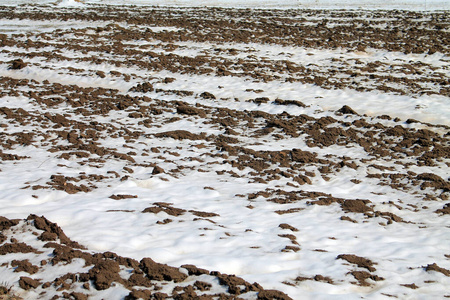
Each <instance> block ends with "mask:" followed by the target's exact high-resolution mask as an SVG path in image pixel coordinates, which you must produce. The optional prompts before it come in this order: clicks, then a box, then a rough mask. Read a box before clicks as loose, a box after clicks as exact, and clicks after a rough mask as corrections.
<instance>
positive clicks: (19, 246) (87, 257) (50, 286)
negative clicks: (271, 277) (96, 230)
mask: <svg viewBox="0 0 450 300" xmlns="http://www.w3.org/2000/svg"><path fill="white" fill-rule="evenodd" d="M0 220H1V223H2V224H3V225H2V226H3V228H8V229H15V227H17V226H20V225H18V224H19V222H18V220H9V219H7V218H4V217H0ZM24 222H26V224H27V226H28V227H23V226H22V227H21V228H20V232H21V234H28V235H29V236H34V235H33V233H34V232H35V230H37V231H43V233H42V234H41V236H39V237H38V238H37V237H36V236H34V238H35V239H36V240H35V242H33V243H34V245H35V247H37V248H38V249H35V248H33V247H31V246H29V245H27V244H26V243H22V242H18V243H14V244H8V243H7V244H4V245H2V246H1V251H0V255H7V254H10V253H17V252H20V253H24V254H27V253H31V254H30V255H31V256H29V257H30V258H31V257H33V258H34V260H36V259H37V258H41V259H42V260H41V264H40V265H33V264H31V263H30V261H29V260H28V259H24V260H20V261H19V260H13V261H12V262H11V264H6V265H2V266H0V268H2V269H3V270H4V271H5V272H8V270H9V271H11V272H26V273H29V274H30V275H33V277H28V276H21V277H20V279H19V280H18V281H17V284H16V285H17V286H16V287H15V288H16V290H17V289H23V290H25V291H28V290H34V289H37V288H38V287H41V288H42V292H41V294H40V295H41V296H42V297H45V296H46V295H51V294H56V295H57V296H58V297H63V298H67V297H69V298H70V297H72V298H74V299H88V297H91V296H92V295H94V294H95V291H103V290H107V289H114V287H115V286H116V284H120V285H122V286H124V287H125V288H127V289H128V290H130V292H129V294H128V296H126V297H125V298H126V299H140V298H142V297H144V299H165V298H167V297H173V298H175V299H197V298H201V299H213V298H214V297H218V298H220V299H231V298H236V297H238V296H239V295H245V294H246V293H251V292H256V295H257V297H258V299H283V300H284V299H286V300H287V299H291V298H290V297H288V296H287V295H286V294H284V293H283V292H281V291H276V290H265V289H264V288H263V287H262V286H260V285H259V284H258V283H253V284H251V283H248V282H247V281H245V280H243V279H242V278H239V277H237V276H234V275H227V274H222V273H220V272H217V271H212V272H210V271H208V270H205V269H201V268H197V267H196V266H194V265H183V266H181V267H179V268H178V267H172V266H168V265H166V264H161V263H157V262H155V261H153V260H152V259H151V258H143V259H142V260H141V261H137V260H134V259H130V258H126V257H122V256H119V255H117V254H115V253H112V252H104V253H94V252H92V251H87V250H86V249H85V248H83V247H81V246H79V244H78V243H76V242H73V241H70V239H69V238H67V236H66V235H65V234H64V232H63V231H62V230H61V229H60V227H59V226H58V225H57V224H55V223H52V222H50V221H48V220H47V219H46V218H45V217H37V216H35V215H30V216H29V217H28V218H27V219H26V220H24ZM14 232H16V231H14V230H8V231H7V232H6V231H5V234H6V235H7V237H8V238H9V239H14V236H15V233H14ZM45 233H50V234H55V238H54V239H52V241H50V242H46V241H45V239H42V238H41V237H42V236H43V235H44V234H45ZM56 237H58V239H56ZM39 240H41V242H38V243H36V241H39ZM12 245H16V246H12ZM48 249H53V250H52V252H51V253H50V254H48ZM74 259H82V260H84V265H85V268H86V267H88V268H89V269H88V271H86V269H85V268H83V270H81V268H79V271H77V269H76V268H71V273H67V274H64V275H59V276H56V275H55V278H54V279H53V280H50V281H46V282H43V280H42V279H39V278H40V276H41V274H42V272H44V271H45V272H46V274H49V272H52V271H51V270H52V268H57V266H58V265H59V264H65V265H70V264H72V262H73V261H74ZM121 270H130V272H131V275H130V276H127V278H124V277H122V275H121V273H120V272H121ZM186 272H187V273H188V274H189V282H191V281H192V280H193V279H195V278H196V277H199V276H203V277H202V278H203V279H204V278H205V276H207V277H210V278H211V279H213V278H215V279H216V280H217V284H218V285H221V286H224V287H226V288H227V292H225V293H220V294H214V295H208V294H205V293H208V291H210V290H211V289H212V288H213V284H212V283H208V282H204V281H203V280H200V279H199V280H194V281H195V282H194V283H193V284H192V285H187V286H186V285H184V282H185V281H186V280H187V279H188V275H186ZM55 274H56V273H55ZM46 278H48V276H46ZM208 280H209V279H208ZM210 282H211V281H210ZM168 283H173V284H174V285H173V288H172V292H171V296H169V295H168V294H166V293H161V292H159V290H160V289H161V288H162V285H167V284H168ZM177 284H180V285H177ZM91 285H92V288H91ZM214 285H215V284H214ZM75 286H82V287H83V289H84V292H83V293H78V292H71V290H72V289H74V287H75ZM143 287H146V288H149V289H142V288H143ZM10 289H11V287H9V288H7V287H1V288H0V292H1V294H0V296H2V297H3V296H5V295H7V296H8V297H9V298H5V299H22V298H19V297H16V298H14V296H13V295H12V294H10V293H9V291H10ZM11 297H13V298H11ZM211 297H213V298H211Z"/></svg>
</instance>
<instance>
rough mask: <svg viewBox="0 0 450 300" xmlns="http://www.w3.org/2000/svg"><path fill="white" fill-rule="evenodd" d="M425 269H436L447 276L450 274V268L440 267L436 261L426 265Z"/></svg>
mask: <svg viewBox="0 0 450 300" xmlns="http://www.w3.org/2000/svg"><path fill="white" fill-rule="evenodd" d="M425 271H427V272H429V271H435V272H439V273H442V274H444V275H445V276H450V270H447V269H445V268H441V267H439V266H438V265H437V264H436V263H433V264H431V265H427V266H426V267H425Z"/></svg>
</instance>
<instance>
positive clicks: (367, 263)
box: [336, 254, 376, 272]
mask: <svg viewBox="0 0 450 300" xmlns="http://www.w3.org/2000/svg"><path fill="white" fill-rule="evenodd" d="M336 259H343V260H346V261H348V262H349V263H351V264H355V265H357V266H358V267H360V268H365V269H367V270H369V271H370V272H373V271H375V270H376V269H375V268H374V267H373V265H374V264H375V263H374V262H372V261H371V260H370V259H367V258H364V257H360V256H356V255H354V254H340V255H338V257H337V258H336Z"/></svg>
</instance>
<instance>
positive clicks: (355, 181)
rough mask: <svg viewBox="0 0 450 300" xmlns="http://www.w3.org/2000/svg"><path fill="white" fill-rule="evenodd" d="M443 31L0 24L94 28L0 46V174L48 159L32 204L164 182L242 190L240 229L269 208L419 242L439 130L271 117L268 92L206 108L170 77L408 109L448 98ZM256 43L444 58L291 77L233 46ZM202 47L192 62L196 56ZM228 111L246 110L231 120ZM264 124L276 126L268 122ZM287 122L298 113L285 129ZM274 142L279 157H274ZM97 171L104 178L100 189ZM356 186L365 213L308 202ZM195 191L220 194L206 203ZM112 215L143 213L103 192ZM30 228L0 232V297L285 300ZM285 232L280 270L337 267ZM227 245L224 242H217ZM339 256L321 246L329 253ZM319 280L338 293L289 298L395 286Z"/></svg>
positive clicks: (443, 22) (390, 26)
mask: <svg viewBox="0 0 450 300" xmlns="http://www.w3.org/2000/svg"><path fill="white" fill-rule="evenodd" d="M449 18H450V14H446V13H443V12H435V13H428V14H422V13H419V12H402V13H401V14H399V12H398V11H387V12H386V11H385V12H377V11H362V12H360V11H333V12H329V11H322V10H311V11H310V10H267V11H265V10H254V11H252V10H247V9H220V8H195V9H189V8H187V9H177V8H158V7H154V8H148V7H147V8H136V7H127V9H111V8H99V7H96V6H88V7H87V8H85V9H84V10H83V11H82V12H81V11H76V10H72V9H54V8H53V7H52V8H51V9H49V8H48V7H39V6H36V9H35V10H30V9H28V8H27V7H26V6H18V7H2V6H0V19H2V20H9V21H11V20H32V21H36V22H37V21H39V22H50V21H52V20H59V21H61V22H62V21H64V22H69V21H70V22H72V23H77V22H82V21H83V22H84V21H88V22H92V27H83V26H81V28H79V27H77V26H74V28H70V29H69V28H63V29H55V30H45V31H24V32H23V33H13V34H3V33H1V34H0V47H1V48H0V54H1V55H3V56H2V57H4V59H3V61H0V64H2V66H3V68H4V69H5V72H9V73H8V74H9V75H8V76H2V77H1V78H0V85H1V89H0V99H6V100H5V101H3V100H2V102H1V104H0V120H1V124H0V161H1V163H2V164H1V165H0V172H3V171H2V170H3V169H6V168H9V169H8V170H12V169H14V166H25V167H24V168H26V166H28V165H27V164H28V163H29V162H30V161H32V160H33V159H36V158H37V157H38V156H39V157H44V156H45V159H47V160H45V161H43V159H41V160H40V161H42V163H41V165H43V167H42V168H41V166H39V168H40V169H46V163H48V164H54V168H48V170H49V171H45V170H44V171H42V172H44V173H40V174H45V176H44V175H42V176H41V175H39V176H40V177H36V178H34V179H35V180H31V179H30V180H23V182H20V190H21V191H23V193H28V194H29V195H30V197H32V198H33V199H41V198H43V197H42V196H41V195H43V193H45V192H55V191H58V192H60V193H65V194H64V195H67V197H70V196H79V195H84V196H86V197H89V195H90V193H92V192H95V191H96V190H99V189H102V188H105V187H112V186H116V185H118V184H120V183H123V182H135V181H139V180H140V179H141V178H140V177H139V176H137V175H136V174H137V173H139V172H141V170H143V169H145V170H148V171H147V173H146V175H147V176H150V177H151V178H157V179H159V180H161V181H165V182H170V181H171V180H175V179H179V178H183V177H189V178H194V179H195V176H196V174H207V175H208V176H210V177H211V178H216V177H217V181H218V182H229V181H232V180H236V181H239V182H244V184H245V188H243V189H242V191H241V192H240V193H239V194H236V195H235V196H234V197H235V198H234V199H239V200H241V199H245V200H248V201H246V206H245V209H246V210H249V211H251V210H254V209H256V207H257V205H258V204H260V203H261V202H263V203H264V204H267V205H268V206H270V207H271V209H272V208H273V211H271V213H273V215H274V216H276V217H279V216H282V217H283V218H284V217H286V219H288V218H289V217H291V216H295V217H296V218H302V214H303V212H304V211H306V210H311V209H316V210H317V211H326V212H327V213H328V214H327V215H326V216H325V217H324V218H330V219H333V218H334V217H335V218H334V219H333V220H335V219H336V220H337V221H339V222H341V221H342V222H341V223H343V224H346V225H352V226H355V228H357V227H359V226H360V227H364V226H365V225H366V224H367V223H369V224H375V225H374V226H376V228H381V229H386V230H393V229H391V228H397V227H396V226H397V225H399V224H401V225H406V224H408V225H411V226H415V227H414V228H426V227H427V226H426V225H423V223H421V221H414V222H413V221H411V220H415V214H418V213H421V212H429V214H430V215H431V216H432V217H433V218H436V219H437V220H442V218H448V215H449V214H450V203H449V194H450V182H449V174H448V171H445V170H448V168H449V167H450V133H449V129H450V128H449V126H447V125H442V124H441V125H440V124H431V123H426V122H419V121H417V120H414V119H407V120H400V119H399V118H397V117H395V112H393V115H392V116H390V115H379V116H368V115H364V114H360V113H358V112H357V111H355V110H354V109H352V108H351V107H350V106H347V105H343V106H342V107H341V108H340V109H338V110H335V111H332V110H325V111H316V110H315V109H314V108H313V107H312V106H311V105H309V104H307V103H306V104H305V103H303V102H302V101H300V100H296V99H279V98H277V99H272V98H270V97H266V96H265V91H264V90H255V89H251V88H248V89H247V90H245V93H247V94H248V97H246V99H237V98H234V99H233V98H231V97H230V98H221V97H219V96H217V94H216V95H215V93H213V92H212V91H207V90H200V91H199V90H198V89H197V90H194V88H192V90H191V89H190V88H191V87H190V86H187V87H186V86H183V87H180V86H178V85H177V82H178V81H179V80H180V79H179V78H178V77H177V78H173V77H168V76H166V75H167V74H169V75H170V74H177V75H180V76H190V75H210V76H216V77H220V78H224V79H225V78H229V77H233V78H249V79H251V80H252V82H256V83H267V84H270V83H271V82H275V81H281V82H285V83H298V84H311V85H315V86H317V87H320V88H323V89H329V90H331V89H350V90H355V91H358V92H370V91H377V92H379V93H381V94H383V95H395V96H399V95H404V96H409V97H412V98H414V97H419V96H423V95H428V96H430V97H441V96H444V97H448V96H449V95H450V79H449V77H448V75H446V74H448V63H449V60H448V55H449V54H450V35H449V33H448V32H449V24H450V19H449ZM150 28H163V29H161V30H157V29H154V30H152V29H150ZM173 28H175V29H176V30H173ZM148 41H151V42H148ZM251 43H258V44H261V45H272V46H274V45H275V46H286V47H289V46H297V47H304V48H306V49H319V50H320V49H322V50H337V49H346V50H347V51H351V52H360V53H366V52H365V51H366V49H368V48H370V49H385V50H388V51H395V52H401V53H405V54H411V55H416V54H417V55H419V54H420V55H422V54H426V55H433V54H439V53H440V54H443V55H444V58H442V59H441V65H440V66H439V67H436V66H433V65H432V64H431V63H427V62H426V61H425V62H422V61H420V60H412V59H411V60H409V59H404V60H401V59H399V60H396V61H395V63H385V62H384V61H383V60H382V59H380V60H376V61H372V62H367V61H361V60H358V59H345V58H344V57H341V58H332V59H329V60H327V61H326V63H320V64H312V63H311V64H307V65H303V64H300V63H297V62H295V61H290V60H289V58H288V57H287V58H286V54H285V53H278V54H277V55H279V56H280V58H279V59H269V58H264V56H262V55H260V54H261V53H256V52H257V51H256V50H255V49H252V47H250V46H248V47H247V46H242V45H243V44H251ZM200 44H201V46H202V47H203V48H202V49H201V50H198V48H200V46H198V45H200ZM192 45H194V46H192ZM196 45H197V46H196ZM205 45H208V46H205ZM190 47H191V48H190ZM196 47H197V48H196ZM190 50H192V51H193V52H195V53H194V54H192V53H191V52H189V51H190ZM70 53H77V55H72V54H70ZM307 55H309V54H307ZM313 55H314V54H313V53H311V54H310V55H309V56H313ZM105 66H106V67H105ZM36 70H38V71H36ZM118 70H120V71H118ZM125 70H127V71H125ZM138 71H139V72H138ZM166 71H167V74H166V73H164V72H166ZM39 72H40V73H39ZM45 72H49V73H50V72H53V73H57V74H60V75H61V76H62V77H63V78H66V79H67V78H81V77H87V78H89V79H90V80H92V81H93V82H94V83H95V84H94V83H93V84H92V86H90V85H89V84H88V83H80V84H72V82H71V83H70V84H67V83H66V81H64V80H61V81H60V82H56V81H53V80H47V79H45V78H46V77H45ZM142 72H147V73H145V74H165V75H164V76H162V75H161V76H159V75H158V76H159V77H158V76H156V75H155V76H147V75H142V74H143V73H142ZM158 72H159V73H158ZM446 72H447V73H446ZM53 73H52V74H53ZM30 74H31V75H30ZM33 74H34V75H33ZM36 74H38V75H36ZM43 74H44V75H43ZM33 76H34V77H33ZM77 76H79V77H77ZM171 76H172V75H171ZM174 76H175V75H174ZM103 79H105V80H109V81H111V82H116V81H120V82H121V83H122V84H123V87H124V88H122V89H120V88H114V87H111V86H109V85H108V84H109V81H108V83H105V82H106V81H101V80H103ZM67 80H69V79H67ZM222 88H223V87H220V86H219V87H218V89H219V90H220V89H222ZM23 99H26V105H22V104H23V103H24V102H23V101H24V100H23ZM15 101H17V102H15ZM20 101H22V102H20ZM239 101H240V102H241V103H242V105H243V106H244V105H247V106H245V107H253V108H252V109H233V108H229V106H230V105H227V103H235V102H239ZM230 107H231V106H230ZM274 107H275V108H280V107H281V108H283V111H282V112H279V113H278V112H276V113H271V111H272V110H271V108H274ZM293 109H304V110H305V111H307V112H309V113H302V114H290V113H289V112H290V111H292V110H293ZM417 109H418V110H420V109H421V107H420V105H419V107H417ZM186 124H189V126H187V125H186ZM174 128H178V129H174ZM274 141H276V143H277V144H278V143H279V144H280V145H283V147H281V146H280V147H275V146H274V145H275V143H274ZM336 149H337V150H336ZM349 149H351V150H354V149H357V154H354V153H353V152H352V153H350V154H349V152H350V150H349ZM37 150H39V153H37V152H36V151H37ZM42 155H44V156H42ZM36 161H37V160H34V161H33V162H36ZM55 161H57V162H56V163H54V162H55ZM217 166H220V168H218V167H217ZM107 167H110V168H111V169H109V170H108V171H105V168H107ZM85 169H86V170H89V171H85ZM438 169H439V170H444V171H441V173H440V175H438V174H434V173H433V172H432V171H430V170H438ZM45 172H46V173H45ZM349 174H353V175H354V178H352V179H351V180H348V182H346V183H345V184H347V185H348V186H350V188H352V189H353V188H354V189H356V190H357V188H358V186H359V185H362V184H365V183H370V184H372V185H373V186H377V187H379V190H376V191H373V192H371V194H372V195H373V197H370V199H366V198H363V197H361V198H363V199H359V198H358V197H355V198H352V199H347V197H345V198H344V197H343V196H339V195H335V194H333V193H332V192H328V191H324V189H319V188H317V187H316V184H317V186H319V185H322V186H323V185H325V184H327V183H329V182H333V181H334V180H339V179H340V178H344V177H345V176H349ZM361 174H362V175H361ZM443 174H446V175H443ZM13 175H14V174H13ZM36 176H37V175H36ZM138 177H139V178H138ZM20 180H21V179H18V181H20ZM247 187H251V188H247ZM202 188H204V190H209V191H211V192H214V191H215V189H216V188H217V187H216V188H214V187H210V186H205V187H202ZM350 188H349V189H350ZM390 191H394V192H395V193H396V194H395V195H400V194H401V195H406V196H405V197H404V198H402V199H400V198H399V197H392V198H391V195H392V194H394V192H392V193H390ZM40 197H41V198H40ZM106 197H107V198H108V200H110V201H113V202H114V203H115V204H117V205H119V204H122V203H135V202H132V201H137V200H140V197H141V196H140V195H137V194H121V193H111V192H110V193H108V195H107V196H106ZM367 198H369V197H367ZM380 199H381V200H380ZM227 201H232V200H227ZM130 207H131V204H130ZM332 210H333V212H334V214H333V217H330V214H329V212H330V211H332ZM107 212H108V213H119V212H120V213H125V214H139V216H145V217H149V218H151V217H154V218H157V221H155V222H154V223H155V224H156V225H157V226H160V227H163V226H165V227H167V226H171V225H173V224H177V223H181V222H185V221H186V220H188V221H189V222H199V223H200V222H204V223H208V224H209V225H210V227H205V226H203V225H202V226H199V230H202V233H200V234H199V236H204V235H205V233H203V232H206V231H207V230H210V231H213V230H221V229H222V228H223V227H224V226H223V225H222V224H221V223H220V222H221V220H222V219H221V218H222V212H221V211H219V210H217V211H208V210H206V209H205V211H204V210H200V209H199V208H196V209H194V208H191V207H178V205H176V204H174V203H169V202H164V200H161V201H159V202H158V201H155V202H153V203H146V204H145V206H144V207H142V208H141V207H140V208H131V209H130V208H128V207H127V208H126V209H110V210H108V211H107ZM32 213H33V212H30V215H29V216H28V217H27V218H26V219H23V220H22V219H8V218H5V217H2V216H0V256H1V257H7V258H8V257H9V256H8V255H10V256H11V254H17V255H18V256H17V257H20V258H14V259H7V260H8V261H7V262H5V263H4V264H2V265H0V268H3V269H5V270H10V271H11V270H13V271H12V272H16V273H18V274H17V280H16V282H14V283H11V284H12V285H13V287H14V289H15V291H17V293H18V294H21V293H22V294H23V295H25V296H24V298H26V295H39V297H41V298H43V299H60V298H65V299H88V297H89V296H93V295H99V293H101V292H103V293H105V294H101V295H104V297H105V298H107V297H108V294H106V293H107V292H108V290H109V291H114V292H115V291H118V292H119V294H121V295H124V297H122V298H125V299H241V298H242V299H270V300H272V299H283V300H284V299H291V298H290V297H289V296H288V295H287V294H286V293H284V292H283V291H279V290H274V289H265V287H263V286H261V285H260V284H259V283H256V282H255V283H249V282H247V281H245V280H244V279H242V278H240V277H238V276H235V275H232V274H230V275H228V274H222V273H220V272H218V271H213V270H212V271H210V270H206V269H202V268H198V267H196V266H194V265H190V264H186V265H182V266H181V267H175V266H169V265H166V264H161V263H158V262H157V261H154V260H153V259H152V258H148V257H147V258H144V257H142V258H141V259H140V260H139V261H138V260H135V259H131V258H128V257H122V256H119V255H117V254H115V253H112V252H103V253H98V252H93V251H90V250H89V249H87V248H86V247H84V246H83V245H81V244H79V243H77V242H76V241H72V240H71V239H70V237H68V236H66V234H65V233H64V232H63V230H62V229H61V227H60V226H58V225H57V224H56V223H53V222H52V221H50V220H48V219H46V217H44V216H37V215H35V214H32ZM182 218H183V220H182ZM290 220H292V219H290ZM204 223H202V224H204ZM290 223H291V222H290V221H289V222H288V221H284V220H283V221H282V222H277V223H276V225H275V228H274V231H273V232H274V235H275V237H274V238H275V239H276V240H277V241H280V240H281V241H283V247H281V248H280V249H276V251H277V255H278V254H279V255H293V254H295V255H297V254H298V255H299V257H301V256H302V253H303V251H315V253H317V255H320V254H322V253H327V252H330V251H331V250H330V249H327V250H325V249H312V250H311V249H308V245H305V243H303V244H302V242H301V240H302V238H303V232H302V230H303V229H302V228H297V227H296V226H294V225H292V224H290ZM278 224H279V225H278ZM211 228H213V229H211ZM218 228H219V229H218ZM224 230H225V229H224ZM253 232H254V231H253V230H252V229H248V230H246V231H245V233H246V234H251V233H253ZM232 237H233V234H232V233H229V232H228V231H226V232H225V233H224V236H223V237H221V239H222V238H223V239H226V238H232ZM335 240H336V238H335V237H332V236H329V237H327V242H329V243H330V244H332V242H333V241H335ZM260 247H261V246H260V245H255V246H251V247H250V248H254V249H258V248H260ZM330 247H331V246H330ZM305 249H306V250H305ZM447 255H450V253H448V254H447ZM442 259H443V261H444V259H447V260H448V259H449V257H447V256H445V258H442ZM80 262H81V263H80ZM186 263H188V262H186ZM330 264H335V265H336V266H339V267H342V269H343V270H344V271H343V272H342V278H332V277H331V276H328V274H305V275H299V276H297V277H295V276H294V277H292V278H289V280H286V281H283V284H285V285H286V286H288V287H302V286H303V285H307V284H309V283H313V284H323V285H339V284H343V283H344V282H350V283H351V284H352V287H355V288H358V289H360V288H365V289H367V290H364V291H371V289H373V290H376V289H378V288H379V286H377V284H379V283H380V282H381V283H383V282H388V281H389V279H390V278H391V277H392V278H393V277H394V276H396V275H395V274H392V273H389V274H388V273H387V272H385V273H383V271H382V270H380V268H381V267H379V265H382V264H381V262H380V261H379V260H378V259H375V258H371V257H365V256H364V255H362V254H359V253H348V252H344V251H342V252H338V253H336V255H335V254H333V257H332V259H331V262H330ZM438 264H439V265H443V263H441V261H439V262H437V263H436V262H433V261H430V262H429V263H425V264H424V265H423V266H420V265H411V266H408V268H410V269H415V270H420V271H422V272H426V274H427V275H429V276H441V275H442V276H445V277H448V276H450V271H449V270H448V269H446V268H444V267H441V266H439V265H438ZM69 265H70V266H72V267H73V269H76V270H77V271H76V272H66V271H64V268H63V266H69ZM49 273H50V274H52V276H51V278H49V277H48V274H49ZM298 273H299V274H303V273H302V270H299V272H298ZM436 274H437V275H436ZM44 275H45V280H44ZM388 275H389V276H388ZM390 276H391V277H390ZM411 280H413V279H411ZM433 280H434V281H433ZM437 281H438V280H437V279H436V278H434V277H433V279H432V280H430V282H417V285H416V283H413V282H408V283H402V284H399V285H400V286H402V287H403V288H404V290H406V292H405V293H408V292H410V291H412V290H416V289H418V290H420V287H421V286H426V285H427V284H432V283H434V282H437ZM169 283H170V284H169ZM0 284H1V278H0ZM395 284H397V283H395ZM0 288H1V287H0ZM430 289H432V288H430ZM212 290H221V291H222V292H220V293H215V292H211V291H212ZM1 291H2V290H0V292H1ZM27 293H34V294H27ZM405 295H406V294H398V295H393V296H392V297H397V298H401V297H403V296H405ZM409 295H410V294H409ZM441 296H446V297H448V296H449V294H448V293H447V294H445V295H444V294H443V295H441ZM0 297H1V294H0ZM0 299H1V298H0Z"/></svg>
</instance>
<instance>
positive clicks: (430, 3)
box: [1, 0, 450, 10]
mask: <svg viewBox="0 0 450 300" xmlns="http://www.w3.org/2000/svg"><path fill="white" fill-rule="evenodd" d="M32 3H33V4H57V5H58V6H64V5H66V6H69V7H72V6H81V5H82V3H85V4H90V3H92V4H109V5H162V6H215V7H256V8H332V9H342V8H343V9H406V10H447V9H449V8H450V3H449V1H447V0H197V1H192V0H134V1H129V0H59V1H55V0H3V1H2V2H1V4H3V5H16V4H32Z"/></svg>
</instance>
